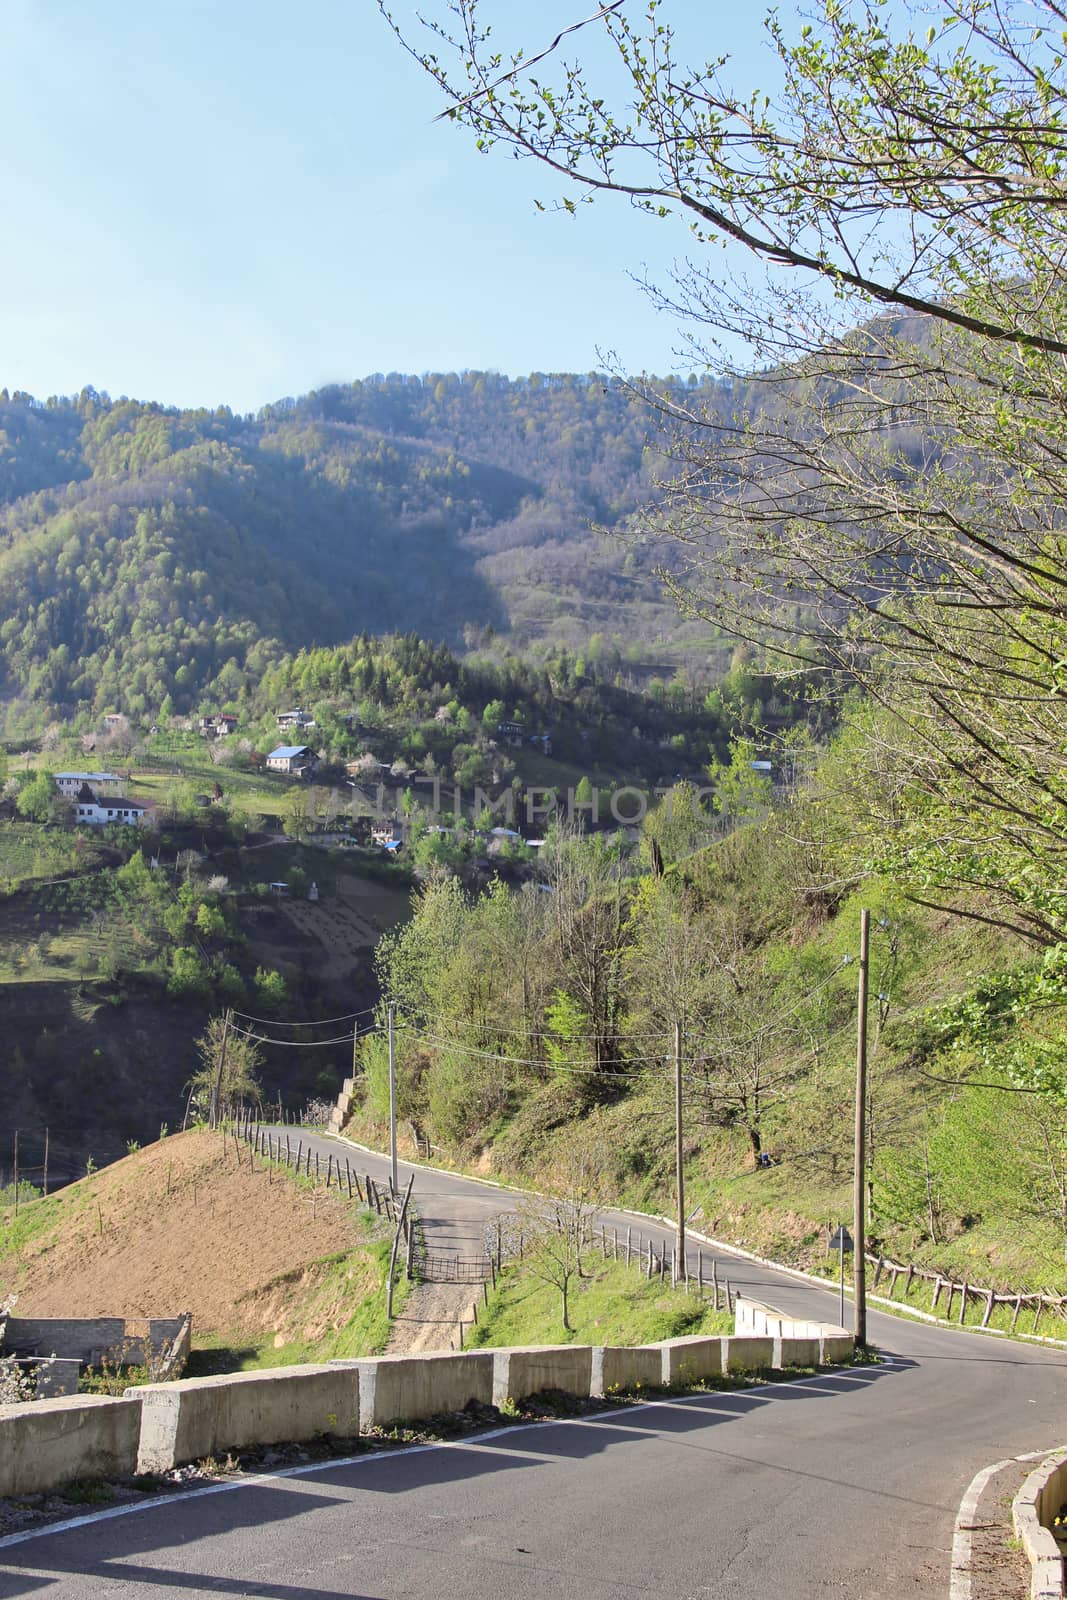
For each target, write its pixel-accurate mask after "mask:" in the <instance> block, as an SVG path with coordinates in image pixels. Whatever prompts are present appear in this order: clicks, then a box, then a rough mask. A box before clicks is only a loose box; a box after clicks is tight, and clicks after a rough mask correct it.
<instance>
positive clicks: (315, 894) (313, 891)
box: [308, 883, 319, 901]
mask: <svg viewBox="0 0 1067 1600" xmlns="http://www.w3.org/2000/svg"><path fill="white" fill-rule="evenodd" d="M318 898H319V886H318V884H317V883H313V884H312V885H311V888H310V889H309V890H308V899H309V900H312V901H314V900H317V899H318Z"/></svg>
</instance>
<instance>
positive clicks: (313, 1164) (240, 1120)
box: [221, 1107, 415, 1252]
mask: <svg viewBox="0 0 1067 1600" xmlns="http://www.w3.org/2000/svg"><path fill="white" fill-rule="evenodd" d="M221 1128H222V1133H223V1136H224V1137H225V1138H232V1139H233V1142H234V1145H235V1147H236V1148H237V1150H238V1151H239V1150H240V1148H241V1146H242V1144H244V1145H246V1146H247V1147H248V1153H249V1165H252V1164H253V1162H254V1160H255V1158H256V1156H259V1157H260V1158H261V1159H262V1160H264V1161H273V1162H277V1163H279V1164H280V1165H282V1166H285V1167H288V1168H290V1169H291V1170H292V1171H293V1172H294V1173H297V1174H298V1175H300V1176H301V1177H305V1178H313V1179H314V1180H315V1182H317V1183H321V1184H322V1185H323V1186H324V1188H326V1189H330V1188H334V1189H337V1190H339V1191H340V1192H341V1193H342V1194H345V1193H347V1195H348V1197H349V1199H350V1200H359V1201H360V1202H361V1204H363V1205H365V1206H367V1207H368V1208H373V1209H374V1210H375V1211H376V1212H377V1213H378V1215H379V1216H380V1217H388V1218H389V1220H390V1221H391V1222H394V1223H395V1222H396V1220H397V1216H398V1208H399V1203H400V1202H399V1197H397V1196H395V1195H394V1194H393V1193H392V1192H391V1190H390V1189H389V1186H388V1185H387V1184H378V1183H376V1182H375V1181H374V1179H373V1178H372V1177H371V1175H370V1173H369V1172H365V1173H364V1174H363V1176H362V1178H361V1177H360V1174H359V1172H357V1171H356V1169H355V1168H354V1167H353V1166H352V1164H351V1162H350V1161H349V1159H348V1157H347V1156H345V1157H344V1159H343V1160H342V1158H341V1156H340V1155H336V1156H335V1155H330V1154H327V1155H326V1156H325V1157H324V1156H323V1155H322V1154H321V1153H320V1152H319V1151H318V1150H313V1149H312V1148H311V1142H310V1140H308V1141H305V1140H304V1138H303V1137H302V1136H301V1135H299V1134H298V1132H297V1131H296V1130H294V1131H293V1133H291V1134H290V1133H288V1132H285V1133H272V1132H271V1131H270V1129H268V1128H266V1127H264V1126H263V1124H262V1123H261V1122H259V1120H258V1119H257V1118H256V1116H255V1113H254V1112H252V1111H251V1110H248V1109H246V1108H245V1107H238V1108H237V1109H236V1110H233V1111H231V1112H230V1114H229V1116H228V1118H226V1119H225V1120H224V1121H223V1122H222V1124H221ZM405 1233H406V1234H407V1235H408V1238H409V1240H410V1241H411V1244H410V1245H409V1252H410V1249H412V1248H413V1241H414V1238H415V1227H414V1224H412V1227H411V1229H410V1230H409V1229H408V1228H407V1227H405Z"/></svg>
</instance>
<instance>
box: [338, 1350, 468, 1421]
mask: <svg viewBox="0 0 1067 1600" xmlns="http://www.w3.org/2000/svg"><path fill="white" fill-rule="evenodd" d="M358 1366H359V1415H360V1426H361V1427H362V1429H363V1431H364V1433H366V1432H367V1431H368V1429H370V1428H381V1427H385V1426H387V1425H388V1424H389V1423H391V1422H400V1421H408V1422H412V1421H415V1420H416V1419H417V1418H419V1417H438V1416H441V1415H442V1413H444V1412H446V1411H462V1410H463V1408H464V1406H466V1405H468V1404H469V1403H470V1402H471V1401H472V1400H476V1401H478V1402H479V1403H480V1404H482V1405H491V1404H492V1402H493V1352H492V1351H491V1350H470V1351H466V1352H464V1353H463V1354H462V1355H425V1356H379V1357H377V1359H375V1360H367V1361H360V1362H359V1363H358Z"/></svg>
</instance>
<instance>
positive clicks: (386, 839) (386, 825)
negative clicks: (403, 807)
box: [370, 822, 401, 850]
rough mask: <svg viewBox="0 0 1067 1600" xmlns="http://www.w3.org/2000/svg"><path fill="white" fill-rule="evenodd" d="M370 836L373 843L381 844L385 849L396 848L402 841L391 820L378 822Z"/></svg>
mask: <svg viewBox="0 0 1067 1600" xmlns="http://www.w3.org/2000/svg"><path fill="white" fill-rule="evenodd" d="M370 836H371V843H372V844H377V845H380V846H381V847H382V849H383V850H395V849H396V848H397V847H398V846H399V845H400V843H401V841H400V840H399V839H398V838H397V836H396V829H395V828H394V827H393V824H392V823H391V822H382V823H376V824H375V826H374V827H373V828H372V829H371V831H370Z"/></svg>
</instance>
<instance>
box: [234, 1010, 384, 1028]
mask: <svg viewBox="0 0 1067 1600" xmlns="http://www.w3.org/2000/svg"><path fill="white" fill-rule="evenodd" d="M377 1009H378V1007H377V1006H366V1007H364V1009H363V1010H362V1011H346V1012H345V1013H344V1014H343V1015H342V1016H340V1017H319V1018H308V1020H307V1021H303V1020H296V1021H292V1022H290V1021H288V1020H286V1019H285V1018H282V1017H253V1016H251V1015H250V1014H249V1013H248V1012H247V1011H231V1013H230V1015H231V1016H234V1017H240V1018H241V1021H242V1022H259V1023H262V1025H263V1026H264V1027H265V1028H329V1027H331V1026H332V1025H333V1024H334V1023H335V1022H354V1021H357V1020H358V1019H359V1018H360V1017H370V1016H373V1015H374V1013H375V1012H376V1011H377Z"/></svg>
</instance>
